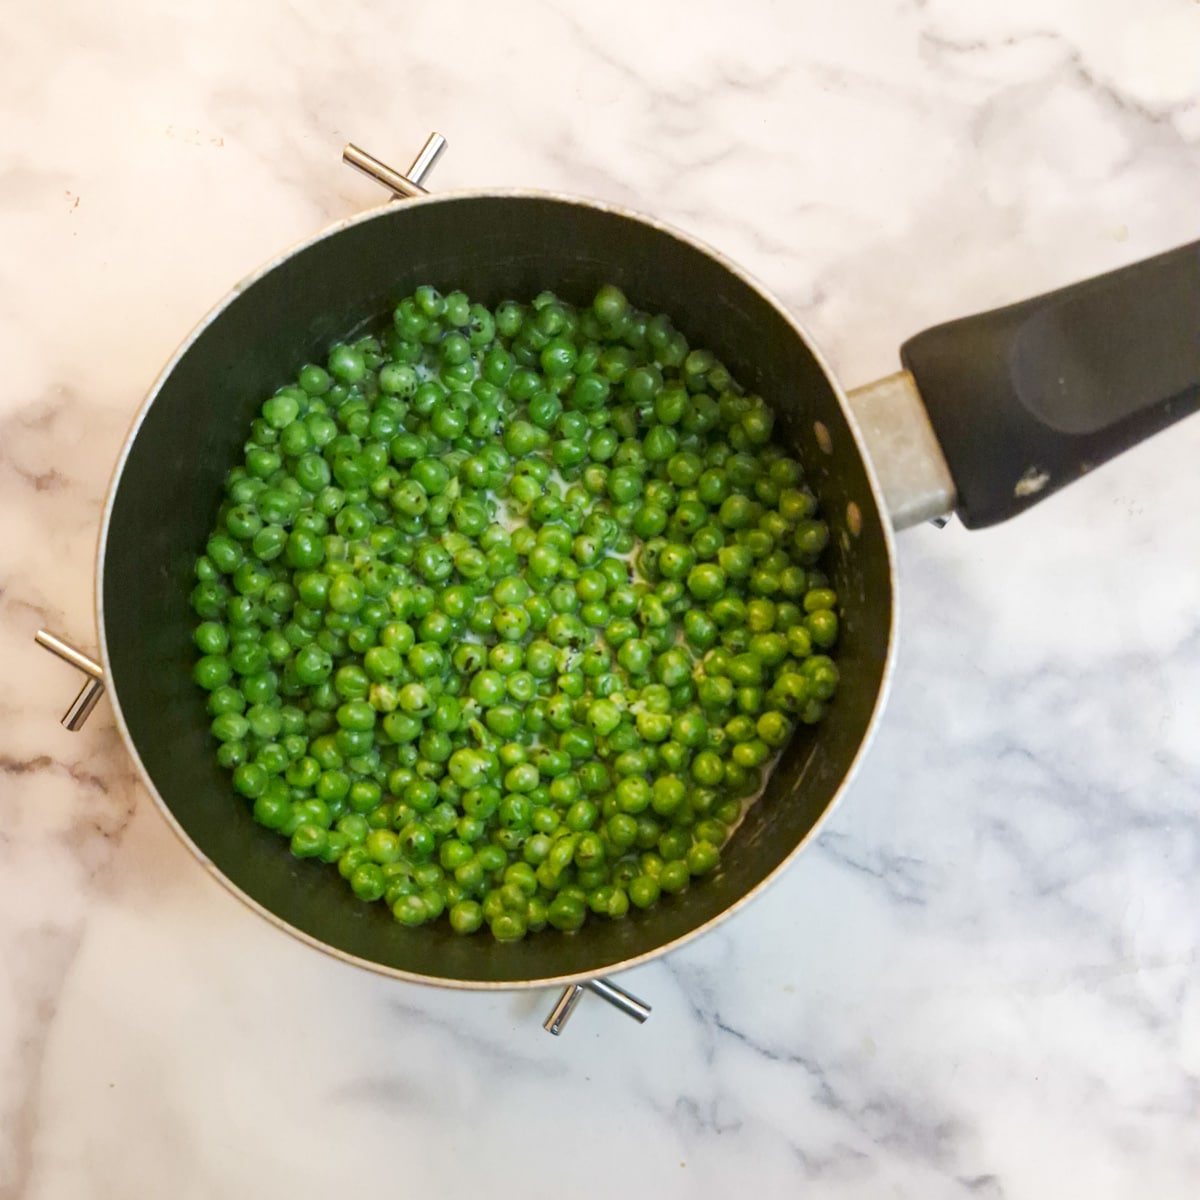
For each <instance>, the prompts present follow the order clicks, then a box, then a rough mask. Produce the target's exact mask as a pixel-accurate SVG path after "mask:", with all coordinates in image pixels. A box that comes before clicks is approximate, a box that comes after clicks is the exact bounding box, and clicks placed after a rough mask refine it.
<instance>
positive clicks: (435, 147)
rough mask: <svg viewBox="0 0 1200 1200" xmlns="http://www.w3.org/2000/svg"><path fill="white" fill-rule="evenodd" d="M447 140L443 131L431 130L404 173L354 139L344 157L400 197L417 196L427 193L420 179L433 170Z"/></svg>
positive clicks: (346, 148) (357, 168)
mask: <svg viewBox="0 0 1200 1200" xmlns="http://www.w3.org/2000/svg"><path fill="white" fill-rule="evenodd" d="M447 144H448V143H447V141H446V139H445V138H444V137H442V135H441V134H440V133H431V134H430V135H429V137H428V138H427V139H426V141H425V145H424V146H422V147H421V152H420V154H418V155H417V157H416V158H414V159H413V161H412V166H410V167H409V168H408V173H407V174H405V175H401V174H400V172H399V171H396V170H394V169H393V168H391V167H389V166H388V165H387V163H385V162H380V160H379V159H377V158H376V157H375V156H374V155H373V154H368V153H367V152H366V151H365V150H363V149H362V148H361V147H359V146H356V145H355V144H354V143H353V142H350V143H349V144H348V145H347V146H346V147H345V149H343V150H342V161H343V162H345V163H348V164H349V165H350V166H352V167H354V168H355V170H358V171H361V172H362V173H363V174H364V175H366V176H368V177H369V178H371V179H374V180H375V182H376V183H381V184H383V186H384V187H385V188H387V189H388V191H390V192H393V193H395V195H396V196H398V197H400V198H401V199H409V198H411V197H414V196H426V195H428V192H426V190H425V189H424V188H423V187H422V186H421V181H422V180H423V179H424V178H425V176H426V175H428V174H429V172H430V171H432V170H433V167H434V164H435V163H436V162H437V160H438V159H439V158H441V156H442V153H443V151H444V150H445V149H446V146H447Z"/></svg>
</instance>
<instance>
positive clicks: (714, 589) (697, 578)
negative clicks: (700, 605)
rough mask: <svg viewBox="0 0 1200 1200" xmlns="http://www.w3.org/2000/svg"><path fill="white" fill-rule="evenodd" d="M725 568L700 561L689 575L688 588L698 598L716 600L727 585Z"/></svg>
mask: <svg viewBox="0 0 1200 1200" xmlns="http://www.w3.org/2000/svg"><path fill="white" fill-rule="evenodd" d="M726 582H727V580H726V576H725V572H724V570H723V569H722V568H721V567H719V566H716V565H715V564H713V563H699V564H698V565H697V566H695V567H693V568H692V569H691V570H690V571H689V572H688V576H687V589H688V591H689V592H690V593H691V594H692V595H693V596H694V597H695V598H696V599H697V600H715V599H716V598H717V597H718V596H719V595H721V593H722V592H723V591H724V590H725V587H726Z"/></svg>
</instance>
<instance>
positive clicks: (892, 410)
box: [846, 371, 956, 529]
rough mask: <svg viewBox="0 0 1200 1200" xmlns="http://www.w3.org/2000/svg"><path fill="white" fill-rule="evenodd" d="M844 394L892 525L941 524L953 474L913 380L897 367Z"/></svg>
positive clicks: (950, 507)
mask: <svg viewBox="0 0 1200 1200" xmlns="http://www.w3.org/2000/svg"><path fill="white" fill-rule="evenodd" d="M846 399H847V400H849V402H850V411H851V412H853V413H854V418H855V420H856V421H857V422H858V427H859V429H861V430H862V434H863V437H864V439H865V440H866V443H867V450H868V451H869V452H870V458H871V465H872V466H873V467H874V468H875V474H876V475H878V476H879V483H880V486H881V487H882V488H883V499H884V503H885V504H886V505H887V510H888V515H889V516H890V517H891V519H892V525H893V526H894V527H895V528H896V529H908V528H910V527H911V526H913V525H920V524H921V523H922V522H923V521H933V522H934V523H940V524H944V523H945V519H946V518H947V517H949V515H950V514H951V513H952V512H954V506H955V502H956V496H955V488H954V477H953V476H952V475H951V474H950V468H949V467H948V466H947V465H946V458H945V455H943V454H942V447H941V446H940V445H939V444H938V440H937V434H935V433H934V432H933V426H932V425H931V424H930V423H929V414H928V413H927V412H926V411H925V404H924V401H922V399H921V393H920V392H918V391H917V384H916V380H914V379H913V377H912V376H911V375H910V374H909V373H908V372H907V371H898V372H897V373H896V374H895V375H889V376H888V377H887V378H886V379H879V380H876V382H875V383H869V384H867V385H866V386H865V387H860V388H855V389H854V390H853V391H852V392H850V393H848V395H847V396H846Z"/></svg>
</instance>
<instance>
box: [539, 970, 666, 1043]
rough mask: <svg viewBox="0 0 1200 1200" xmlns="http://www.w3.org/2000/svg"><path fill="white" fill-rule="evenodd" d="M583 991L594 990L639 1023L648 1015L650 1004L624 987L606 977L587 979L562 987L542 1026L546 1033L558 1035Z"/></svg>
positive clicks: (580, 998)
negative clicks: (560, 993) (584, 981)
mask: <svg viewBox="0 0 1200 1200" xmlns="http://www.w3.org/2000/svg"><path fill="white" fill-rule="evenodd" d="M585 991H589V992H594V993H595V994H596V995H597V996H601V997H603V998H604V999H605V1000H607V1001H608V1002H609V1004H611V1005H612V1006H613V1007H614V1008H619V1009H620V1010H621V1011H622V1012H623V1013H624V1014H625V1015H626V1016H627V1017H632V1018H633V1019H634V1020H635V1021H636V1022H637V1023H638V1024H639V1025H642V1024H644V1023H645V1021H646V1019H647V1018H648V1017H649V1016H650V1005H648V1004H647V1003H646V1002H645V1001H644V1000H639V999H638V998H637V997H636V996H634V995H632V994H631V993H630V992H627V991H626V990H625V989H624V988H619V987H617V985H616V984H615V983H612V982H610V981H609V980H607V979H589V980H588V981H587V982H586V983H572V984H570V985H568V986H567V987H565V988H564V989H563V992H562V995H561V996H559V998H558V1002H557V1003H556V1004H555V1005H554V1008H553V1009H551V1011H550V1015H549V1016H548V1017H547V1018H546V1020H545V1022H544V1023H543V1025H542V1028H543V1029H544V1030H545V1031H546V1032H547V1033H552V1034H553V1035H554V1036H555V1037H558V1035H559V1034H560V1033H562V1031H563V1029H564V1027H565V1026H566V1024H567V1022H568V1021H569V1020H570V1019H571V1014H572V1013H573V1012H574V1011H575V1009H576V1006H577V1005H578V1004H579V1001H580V1000H582V999H583V993H584V992H585Z"/></svg>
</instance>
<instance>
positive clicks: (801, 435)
mask: <svg viewBox="0 0 1200 1200" xmlns="http://www.w3.org/2000/svg"><path fill="white" fill-rule="evenodd" d="M605 282H613V283H616V284H617V285H619V286H620V287H622V288H623V289H624V290H625V291H626V292H627V293H628V295H629V296H630V297H631V299H632V300H633V301H634V302H635V303H636V304H638V305H639V306H641V307H643V308H647V309H650V310H653V311H664V312H668V313H670V314H671V315H672V317H673V318H674V319H675V321H676V323H677V324H678V326H679V328H680V329H682V330H683V331H684V332H685V333H686V334H687V335H688V337H689V339H690V340H691V341H692V342H693V344H697V345H704V346H707V347H710V348H711V349H713V350H714V351H715V352H716V353H717V354H718V355H719V356H720V357H721V358H722V359H723V360H724V361H725V362H726V363H727V364H728V365H729V367H730V369H731V370H732V371H733V372H734V374H735V376H736V377H737V378H738V379H739V380H741V381H742V382H743V384H744V385H745V386H747V387H749V388H752V389H754V390H756V391H758V392H760V393H761V394H762V395H763V396H764V397H766V398H767V399H768V401H769V402H770V403H771V404H772V405H773V406H774V408H775V410H776V411H777V413H778V416H779V420H778V424H777V426H776V428H777V436H779V437H780V438H781V439H783V441H784V442H785V443H787V444H788V445H789V446H791V447H792V448H793V449H794V450H795V451H796V452H798V453H799V455H800V457H801V458H802V459H803V461H804V462H805V463H806V464H807V465H808V467H809V476H810V480H811V482H812V484H813V486H814V488H815V490H816V491H817V494H818V495H819V497H820V499H821V502H822V509H823V513H824V515H825V516H826V518H827V519H828V520H829V521H830V523H831V526H832V531H833V536H832V539H831V548H830V551H829V564H828V567H829V570H830V573H831V575H832V577H833V580H834V582H835V585H836V587H837V590H838V593H839V595H840V597H841V600H842V604H843V614H842V615H843V620H842V630H843V633H842V639H841V644H840V650H839V659H838V661H839V664H840V667H841V671H842V685H841V689H840V691H839V693H838V697H837V700H836V703H835V708H834V711H833V712H832V714H831V715H830V717H829V719H828V720H827V721H825V722H824V723H823V724H822V725H820V726H819V727H818V728H817V729H816V730H815V731H811V730H801V731H800V732H799V733H798V735H797V736H796V737H795V738H794V740H793V742H792V744H791V745H790V746H789V747H788V749H787V750H786V752H785V754H784V756H783V758H782V760H781V762H780V763H779V765H778V767H777V769H776V771H775V772H774V775H773V777H772V779H771V781H770V784H769V785H768V787H767V789H766V791H765V794H764V795H763V796H762V798H761V800H760V801H759V802H758V803H757V804H756V805H755V806H754V807H753V808H752V810H751V811H750V813H749V815H748V817H747V818H746V820H745V822H744V824H743V825H742V827H741V828H740V829H739V830H738V832H737V834H736V836H735V838H734V839H733V841H732V842H731V844H730V845H729V847H728V848H727V849H726V851H725V852H724V854H723V856H722V865H721V868H720V871H719V873H718V874H716V875H714V876H712V877H710V878H707V879H705V880H704V881H702V882H700V883H698V884H696V885H694V886H693V887H692V889H691V890H690V891H689V892H688V893H686V894H684V895H682V896H679V897H675V898H670V899H667V900H666V901H665V902H664V903H662V904H660V906H659V907H658V908H657V909H655V910H653V911H650V912H645V913H641V912H639V913H635V914H632V915H631V916H630V917H629V918H628V919H626V920H623V921H619V922H607V921H595V922H592V923H589V924H588V925H587V926H586V927H585V928H584V929H583V930H582V931H580V932H579V933H578V934H574V935H569V936H564V935H560V934H557V933H555V932H548V933H546V934H543V935H540V936H536V937H530V938H528V939H526V940H525V941H524V942H522V943H519V944H516V945H505V946H501V945H497V944H496V943H494V942H493V941H492V939H491V938H488V937H482V936H481V937H474V938H460V937H456V936H455V935H453V934H452V933H449V932H448V931H446V930H445V928H444V923H443V924H442V926H441V927H436V928H422V929H417V930H410V929H406V928H403V927H401V926H400V925H398V924H397V923H396V922H394V921H393V920H392V918H391V916H390V914H389V913H388V911H387V909H386V908H385V907H384V906H383V905H379V904H375V905H366V904H363V903H361V902H360V901H358V900H356V899H355V898H354V897H353V896H352V895H351V893H350V891H349V889H348V888H347V886H346V885H345V883H344V882H343V881H342V879H341V878H339V876H338V874H337V872H336V871H333V870H331V869H330V868H328V867H325V866H323V865H321V864H318V863H314V862H311V861H298V860H296V859H294V858H292V856H291V855H290V854H289V853H288V849H287V845H286V843H285V842H284V841H283V840H282V839H280V838H279V837H278V836H277V835H275V834H273V833H269V832H268V831H266V830H265V829H262V828H261V827H259V826H258V825H256V824H255V823H254V821H253V820H252V818H251V815H250V812H249V810H248V808H247V806H246V805H245V804H244V802H242V801H241V800H240V799H238V798H237V797H235V795H234V794H233V792H232V790H231V787H230V783H229V779H228V776H227V775H226V774H225V772H223V771H222V770H221V769H220V768H219V767H218V766H217V765H216V762H215V758H214V747H213V744H212V742H211V740H210V736H209V733H208V718H207V716H206V714H205V699H204V694H203V693H202V692H200V691H199V689H197V688H196V687H195V686H194V685H193V684H192V682H191V665H192V661H193V659H194V651H193V648H192V643H191V632H192V629H193V626H194V618H193V615H192V612H191V610H190V608H189V605H188V594H189V592H190V590H191V587H192V584H193V579H192V567H193V564H194V562H195V559H196V555H197V554H198V553H199V552H200V551H201V549H202V547H203V546H204V542H205V539H206V536H207V534H208V531H209V529H210V528H211V526H212V522H213V518H214V514H215V512H216V509H217V505H218V503H219V499H220V496H221V484H222V480H223V478H224V476H225V473H226V472H227V470H228V469H229V467H230V465H231V464H232V463H233V462H234V461H235V460H236V459H238V458H239V456H240V449H241V445H242V442H243V441H244V439H245V436H246V429H247V427H248V423H249V422H250V420H251V419H252V417H253V416H254V415H255V413H256V411H257V409H258V407H259V405H260V404H261V403H262V401H263V400H264V399H265V398H266V397H267V396H268V395H269V394H270V393H271V392H272V391H273V390H274V389H275V388H276V387H278V386H279V385H280V384H281V383H282V382H284V381H286V380H288V379H290V378H292V377H294V375H295V372H296V369H297V367H298V366H299V365H300V364H301V363H303V362H305V361H307V360H309V359H310V358H312V357H314V356H317V355H319V354H320V353H321V351H322V348H323V347H326V346H327V345H328V344H329V342H330V341H332V340H333V339H335V338H337V337H339V336H341V335H344V334H346V333H347V332H349V331H351V330H353V329H355V328H357V327H359V326H360V325H362V324H363V322H365V321H368V320H370V319H372V318H374V317H376V316H377V315H378V314H380V313H381V312H385V311H386V310H387V308H388V306H389V303H390V302H393V301H394V300H395V299H397V298H399V297H400V296H403V295H405V294H407V293H408V292H410V291H411V290H412V289H413V288H414V287H415V286H417V285H419V284H422V283H432V284H434V285H436V286H437V287H439V288H442V289H447V290H448V289H452V288H455V287H460V288H463V289H465V290H466V291H467V292H468V293H470V295H471V296H472V297H473V298H476V299H480V300H482V301H484V302H485V303H488V304H494V303H496V302H497V301H499V300H501V299H503V298H505V297H517V298H529V297H532V296H533V295H535V294H536V293H537V292H539V291H541V290H543V289H545V288H552V289H554V290H556V291H557V292H559V294H561V295H563V296H565V297H566V298H567V299H569V300H572V301H574V302H576V303H584V302H586V301H587V300H588V299H589V298H590V297H591V295H592V294H593V293H594V292H595V290H596V289H597V287H599V286H600V285H601V284H602V283H605ZM97 586H98V606H99V611H100V625H101V641H102V646H103V654H104V660H105V665H106V667H107V670H108V672H109V675H108V678H109V683H110V687H111V690H112V696H113V702H114V705H115V706H116V710H117V717H118V722H119V723H120V724H121V726H122V727H123V730H124V732H125V733H126V734H127V737H128V741H129V744H130V749H131V751H132V752H133V753H134V754H135V757H136V758H137V760H138V761H139V763H140V765H141V767H142V769H143V771H144V773H145V776H146V779H147V782H148V783H149V784H150V786H151V788H152V790H153V792H154V793H155V794H156V796H157V798H158V799H159V800H160V801H161V803H162V806H163V808H164V810H165V812H166V813H167V815H168V816H169V818H170V819H171V820H172V821H173V823H174V825H175V827H176V828H177V830H178V831H179V833H180V834H181V835H182V837H183V838H184V840H185V842H187V843H188V844H189V845H190V846H191V848H192V849H193V850H194V851H195V853H196V854H197V856H198V857H199V858H200V859H201V860H202V861H204V862H206V863H207V865H209V866H210V867H211V868H212V869H213V870H214V872H215V873H216V875H217V876H218V878H220V879H221V880H222V881H223V882H225V883H226V884H227V885H229V886H231V888H232V889H233V890H234V891H235V892H236V893H238V894H240V895H241V896H242V897H243V898H244V899H246V900H248V901H250V902H251V903H252V904H253V905H255V906H257V907H258V908H259V909H260V910H261V911H262V912H263V914H264V915H266V916H268V917H270V918H271V919H273V920H274V921H276V922H277V923H279V924H282V925H283V926H285V927H287V928H289V930H290V931H291V932H293V933H296V934H298V935H299V936H301V937H303V938H305V939H307V940H310V941H312V942H313V943H315V944H318V945H319V946H320V947H321V948H323V949H326V950H328V951H329V952H331V953H334V954H337V955H340V956H342V957H346V958H350V959H353V960H356V961H358V962H359V963H360V964H361V965H364V966H368V967H371V968H374V969H376V970H381V971H384V972H388V973H392V974H396V975H399V976H402V977H406V978H419V979H422V980H424V981H427V982H435V983H443V984H450V985H455V986H466V987H471V986H475V987H513V986H521V985H531V984H540V983H547V982H553V981H558V980H563V979H567V978H570V977H583V976H587V975H592V974H597V973H600V972H602V971H605V970H611V969H613V968H615V967H618V966H622V965H628V964H629V963H631V962H633V961H636V960H639V959H641V958H644V957H647V956H650V955H653V954H655V953H657V952H660V951H661V950H663V949H665V948H667V947H668V946H670V945H671V944H673V943H676V942H677V941H679V940H680V939H683V938H686V937H688V936H690V935H692V934H695V933H696V932H698V931H699V930H701V929H703V928H704V927H705V926H707V925H709V924H711V923H713V922H714V921H716V920H717V919H718V918H720V917H721V916H722V915H724V914H726V913H727V912H728V911H730V910H731V909H732V908H733V907H735V906H736V905H737V904H738V903H739V902H740V901H742V900H744V899H745V898H747V897H748V896H749V895H750V894H751V893H753V892H754V891H755V890H756V889H757V888H758V887H759V886H760V885H761V884H763V883H764V882H765V881H766V880H767V879H768V878H769V877H770V876H771V875H772V874H773V873H774V872H775V871H777V870H778V869H779V867H780V866H781V865H782V864H783V863H784V861H785V860H786V859H787V858H788V857H789V856H790V855H791V854H793V853H794V852H795V851H796V850H797V848H798V847H799V846H800V845H801V843H802V842H803V841H804V840H805V838H806V837H807V835H808V834H809V833H810V832H811V831H812V829H813V827H814V825H815V824H816V822H817V821H818V820H819V819H820V817H821V816H822V814H823V813H825V811H826V810H827V809H828V808H829V806H830V804H831V803H832V801H833V800H834V798H835V797H836V796H837V794H838V793H839V790H840V789H841V787H842V785H843V781H844V780H845V779H846V778H847V776H848V774H849V773H850V771H851V770H852V768H853V766H854V763H855V761H856V759H857V757H858V755H859V754H860V751H861V749H862V746H863V743H864V740H865V738H866V736H867V734H868V731H869V729H870V727H871V724H872V718H873V716H874V714H875V712H876V709H877V706H878V704H879V703H880V702H881V699H882V692H883V686H884V683H885V680H886V675H887V666H888V662H889V658H890V647H891V638H892V625H893V596H892V571H891V543H890V535H889V533H888V532H887V530H886V529H885V518H884V515H883V514H882V513H881V511H880V507H879V504H878V503H877V499H876V493H875V489H874V487H873V485H872V481H871V478H870V475H869V472H868V470H867V468H866V467H865V465H864V461H863V458H862V455H861V453H860V450H859V447H858V445H857V443H856V441H855V438H854V436H853V434H852V431H851V428H850V426H849V424H848V423H847V419H846V416H845V415H844V412H843V408H842V403H841V401H840V400H839V396H838V393H837V391H836V388H835V386H834V385H833V383H832V382H831V380H830V378H829V376H828V374H827V372H826V369H825V368H824V366H823V365H822V363H821V362H820V360H819V359H818V358H817V356H816V355H815V354H814V352H813V350H812V349H811V348H810V346H809V345H808V344H807V343H806V341H805V339H804V337H803V335H802V334H801V333H800V332H799V331H798V329H797V328H796V326H795V325H794V324H793V323H792V322H791V321H790V320H789V319H788V317H787V316H786V315H785V314H784V313H783V312H782V311H781V310H780V309H779V308H778V307H777V306H776V305H775V304H774V303H773V302H772V301H771V300H770V299H769V298H768V297H766V296H765V295H764V294H763V293H762V292H761V291H760V290H759V289H758V288H757V287H756V286H755V285H753V284H752V283H751V282H750V281H749V280H748V279H746V278H745V277H744V276H743V275H741V274H740V273H739V272H737V271H736V269H734V268H733V267H732V266H731V265H730V264H728V263H726V262H723V261H721V260H720V259H719V258H718V257H717V256H715V255H713V254H712V252H711V251H709V250H707V249H706V248H704V247H702V246H699V245H697V244H695V243H693V242H691V241H689V240H687V239H686V238H684V237H682V236H680V235H678V234H676V233H674V232H672V231H670V230H667V229H664V228H662V227H661V226H658V225H656V224H655V223H653V222H651V221H648V220H645V219H643V218H638V217H634V216H632V215H630V214H628V213H624V212H621V211H616V210H613V209H609V208H604V207H602V206H599V205H595V204H590V203H587V202H582V201H574V200H568V199H564V198H560V197H555V196H550V195H545V194H537V193H463V194H457V195H453V194H452V195H447V196H441V197H437V198H435V199H430V200H421V201H417V202H408V203H405V204H403V205H393V206H391V207H390V208H387V209H384V210H381V211H379V212H377V213H372V214H368V215H367V216H365V217H363V218H360V219H358V220H354V221H351V222H348V223H346V224H345V225H344V226H340V227H338V228H336V229H334V230H331V231H329V232H327V233H325V234H322V235H321V236H319V237H317V238H316V239H314V240H313V241H311V242H309V243H307V244H306V245H304V246H302V247H301V248H299V249H298V250H296V251H293V252H291V253H290V254H288V255H287V256H285V257H283V258H281V259H280V260H279V261H278V262H277V263H275V264H273V265H271V266H270V267H268V268H266V269H264V270H263V271H262V272H261V273H260V274H258V275H257V276H256V277H254V278H253V279H252V280H250V281H249V282H247V283H246V284H244V285H243V286H241V287H240V288H238V289H237V290H236V291H235V292H234V293H233V294H232V295H231V296H230V297H229V298H228V299H227V300H226V301H225V302H224V303H223V304H222V305H221V306H220V307H219V308H218V309H217V310H215V311H214V313H213V314H211V315H210V317H209V318H208V319H207V320H206V321H205V322H204V324H203V325H202V326H201V327H200V328H199V330H198V331H197V332H196V333H195V334H194V335H193V337H192V338H190V339H189V341H188V342H187V343H186V344H185V346H184V348H183V349H182V350H181V351H180V353H179V354H178V355H177V356H176V358H175V359H174V360H173V362H172V363H171V364H170V365H169V367H168V369H167V370H166V371H165V372H164V375H163V376H162V378H161V379H160V381H159V383H158V384H157V386H156V388H155V390H154V391H153V392H152V393H151V396H150V398H149V399H148V400H147V402H146V405H145V406H144V408H143V410H142V412H141V414H140V415H139V418H138V421H137V423H136V425H135V428H134V431H133V433H132V434H131V438H130V441H129V443H128V444H127V446H126V449H125V454H124V458H123V461H122V462H121V463H120V464H119V467H118V475H117V478H116V480H115V482H114V486H113V490H112V492H111V494H110V498H109V505H108V509H107V512H106V516H105V524H104V527H103V530H102V533H101V554H100V567H99V576H98V585H97Z"/></svg>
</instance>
